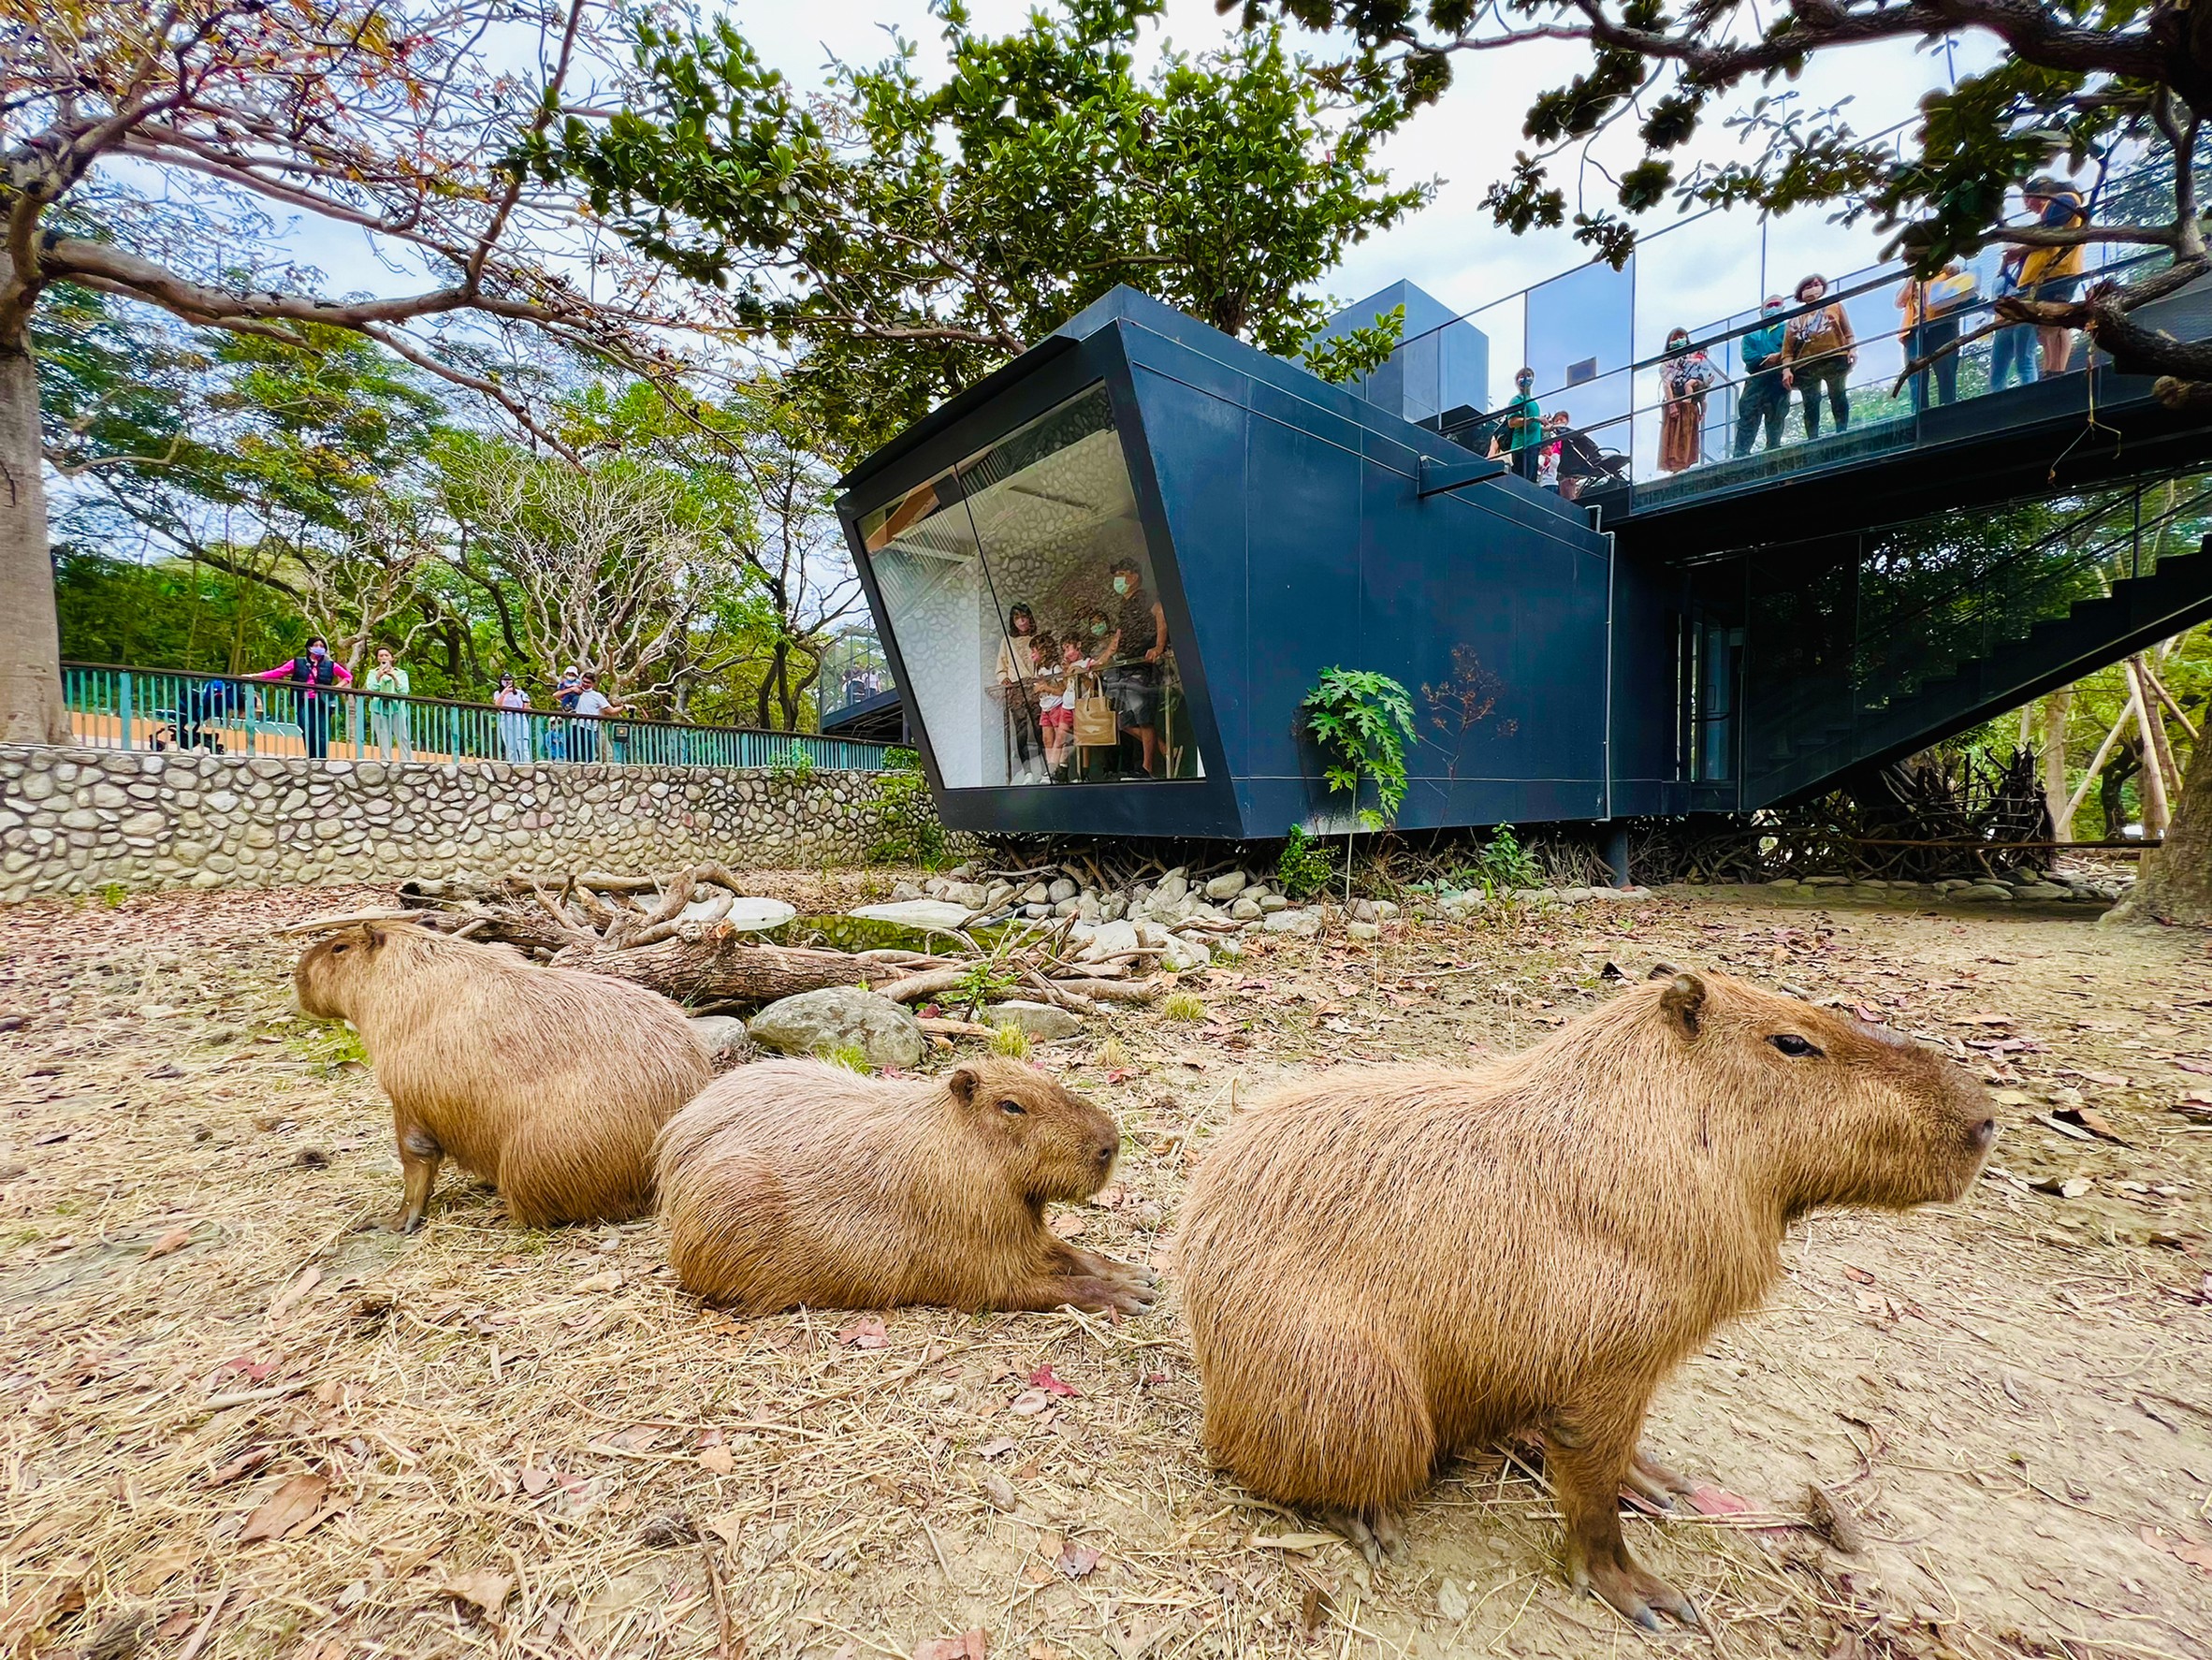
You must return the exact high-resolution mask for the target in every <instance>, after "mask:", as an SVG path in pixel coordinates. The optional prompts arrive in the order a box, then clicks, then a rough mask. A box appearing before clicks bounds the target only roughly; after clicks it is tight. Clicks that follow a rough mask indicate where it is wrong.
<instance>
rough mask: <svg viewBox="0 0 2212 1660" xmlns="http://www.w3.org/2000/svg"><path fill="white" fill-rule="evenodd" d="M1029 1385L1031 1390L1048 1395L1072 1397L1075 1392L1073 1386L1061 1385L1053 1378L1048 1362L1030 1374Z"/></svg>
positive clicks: (1061, 1383)
mask: <svg viewBox="0 0 2212 1660" xmlns="http://www.w3.org/2000/svg"><path fill="white" fill-rule="evenodd" d="M1029 1383H1030V1386H1031V1387H1032V1388H1034V1389H1041V1390H1043V1391H1045V1392H1046V1393H1048V1394H1055V1395H1072V1394H1074V1393H1075V1392H1076V1390H1075V1386H1074V1385H1073V1384H1069V1383H1063V1382H1061V1381H1060V1380H1059V1379H1058V1378H1057V1377H1055V1376H1053V1369H1052V1366H1051V1363H1050V1362H1047V1363H1046V1364H1044V1365H1042V1366H1040V1367H1038V1368H1037V1370H1036V1371H1034V1372H1032V1373H1030V1374H1029Z"/></svg>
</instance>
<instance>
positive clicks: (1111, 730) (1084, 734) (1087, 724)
mask: <svg viewBox="0 0 2212 1660" xmlns="http://www.w3.org/2000/svg"><path fill="white" fill-rule="evenodd" d="M1075 741H1076V743H1078V744H1079V745H1081V746H1083V747H1084V748H1085V749H1109V748H1111V747H1113V745H1115V744H1118V743H1120V742H1121V725H1120V723H1119V722H1118V721H1115V719H1114V718H1113V700H1112V699H1111V698H1108V697H1106V696H1104V695H1103V694H1102V693H1101V692H1099V682H1098V681H1097V679H1096V678H1094V679H1092V680H1091V681H1090V682H1089V686H1088V689H1087V690H1086V691H1085V692H1084V694H1083V695H1082V696H1081V697H1079V698H1077V699H1076V700H1075Z"/></svg>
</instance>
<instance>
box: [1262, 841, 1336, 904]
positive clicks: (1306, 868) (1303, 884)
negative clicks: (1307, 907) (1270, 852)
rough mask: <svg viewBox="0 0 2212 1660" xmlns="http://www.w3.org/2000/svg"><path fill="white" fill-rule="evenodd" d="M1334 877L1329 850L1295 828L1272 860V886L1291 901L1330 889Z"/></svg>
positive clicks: (1308, 897)
mask: <svg viewBox="0 0 2212 1660" xmlns="http://www.w3.org/2000/svg"><path fill="white" fill-rule="evenodd" d="M1333 874H1335V872H1334V870H1333V868H1332V866H1331V864H1330V859H1329V850H1328V849H1327V848H1325V847H1323V846H1322V845H1321V844H1320V843H1319V842H1317V841H1316V840H1315V839H1314V838H1313V837H1310V836H1308V835H1307V834H1306V833H1305V832H1304V831H1303V830H1302V829H1300V828H1299V827H1298V826H1297V825H1296V824H1293V825H1291V826H1290V834H1289V835H1288V836H1287V837H1284V838H1283V852H1282V853H1281V855H1280V856H1279V857H1278V858H1277V859H1276V860H1275V885H1276V886H1278V887H1280V888H1281V889H1282V890H1283V892H1284V893H1285V894H1286V895H1288V896H1289V897H1291V898H1293V899H1310V898H1311V897H1313V896H1314V895H1316V894H1317V893H1319V892H1320V891H1321V890H1322V889H1323V888H1325V887H1327V886H1328V885H1329V879H1330V877H1331V876H1332V875H1333Z"/></svg>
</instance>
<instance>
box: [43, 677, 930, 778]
mask: <svg viewBox="0 0 2212 1660" xmlns="http://www.w3.org/2000/svg"><path fill="white" fill-rule="evenodd" d="M62 686H63V692H64V696H65V699H66V702H67V705H68V709H69V726H70V733H71V738H70V741H71V742H72V743H73V744H75V745H77V746H79V747H80V748H84V749H94V750H176V751H181V752H185V753H199V754H208V755H236V756H255V755H279V756H283V755H291V756H306V757H310V758H321V759H327V760H332V761H413V762H424V763H429V764H438V765H449V764H457V763H461V762H470V763H474V762H483V761H506V762H512V763H515V764H532V763H548V762H549V763H555V764H563V765H596V766H695V767H712V768H716V769H718V770H728V769H735V768H739V767H797V768H802V769H808V768H814V767H822V768H827V769H831V770H837V771H854V772H875V771H880V770H881V769H882V767H883V756H884V751H885V750H887V749H888V748H889V746H888V745H885V744H878V743H865V742H860V741H856V740H852V739H847V738H834V737H823V736H821V735H818V734H815V733H803V732H799V733H794V732H766V731H762V730H760V729H757V728H752V727H742V726H691V725H685V724H683V723H680V722H677V721H646V720H640V719H637V718H636V717H634V716H632V715H627V714H610V715H603V716H597V717H589V716H577V715H571V714H567V713H565V712H563V711H562V710H560V708H558V707H554V708H551V709H544V708H524V709H508V708H499V707H496V706H492V705H490V704H475V703H458V702H452V701H448V700H446V699H444V698H429V697H391V696H385V695H379V694H376V693H372V692H362V691H359V690H357V689H354V688H348V687H327V686H325V687H314V688H312V689H311V688H308V687H305V686H302V685H299V684H297V683H295V682H293V681H290V680H262V679H255V678H247V677H239V676H233V675H196V674H185V673H181V672H178V671H175V670H168V669H143V668H124V667H120V666H117V665H114V664H109V663H64V664H63V665H62Z"/></svg>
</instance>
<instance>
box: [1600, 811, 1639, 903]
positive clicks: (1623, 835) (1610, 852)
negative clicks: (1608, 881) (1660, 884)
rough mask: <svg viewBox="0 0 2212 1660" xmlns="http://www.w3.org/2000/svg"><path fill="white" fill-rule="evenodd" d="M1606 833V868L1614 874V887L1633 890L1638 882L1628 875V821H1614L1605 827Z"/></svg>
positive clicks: (1610, 821)
mask: <svg viewBox="0 0 2212 1660" xmlns="http://www.w3.org/2000/svg"><path fill="white" fill-rule="evenodd" d="M1602 828H1603V830H1604V831H1605V838H1606V839H1605V862H1606V868H1607V869H1608V870H1610V871H1611V872H1612V873H1613V885H1614V886H1615V887H1617V888H1632V887H1634V886H1635V885H1636V881H1635V879H1634V878H1633V877H1631V876H1630V875H1629V874H1628V821H1627V820H1626V819H1612V820H1609V821H1608V822H1607V823H1605V824H1604V825H1603V826H1602Z"/></svg>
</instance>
